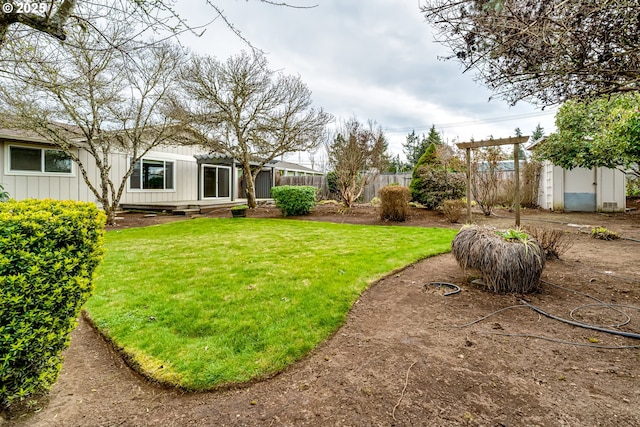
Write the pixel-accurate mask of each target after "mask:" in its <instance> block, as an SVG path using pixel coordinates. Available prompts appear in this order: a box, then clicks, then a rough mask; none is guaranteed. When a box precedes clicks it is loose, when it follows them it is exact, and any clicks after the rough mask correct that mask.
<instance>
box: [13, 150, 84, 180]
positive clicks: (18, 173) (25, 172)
mask: <svg viewBox="0 0 640 427" xmlns="http://www.w3.org/2000/svg"><path fill="white" fill-rule="evenodd" d="M11 147H16V148H28V149H31V150H40V170H39V171H37V170H20V169H11ZM46 150H48V151H59V152H62V153H64V150H61V149H59V148H56V147H55V146H42V145H27V144H15V143H7V144H5V159H6V160H5V175H13V176H57V177H67V178H74V177H75V176H76V164H75V162H74V161H73V159H71V156H68V157H69V160H70V161H71V172H45V151H46Z"/></svg>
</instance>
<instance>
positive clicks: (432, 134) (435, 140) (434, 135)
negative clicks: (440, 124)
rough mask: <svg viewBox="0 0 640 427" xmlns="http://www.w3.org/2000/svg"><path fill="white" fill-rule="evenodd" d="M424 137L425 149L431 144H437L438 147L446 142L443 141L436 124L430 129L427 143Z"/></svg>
mask: <svg viewBox="0 0 640 427" xmlns="http://www.w3.org/2000/svg"><path fill="white" fill-rule="evenodd" d="M422 138H423V144H424V146H425V150H426V147H428V146H429V144H435V145H436V148H437V147H440V146H442V145H443V144H444V142H443V141H442V138H440V134H439V133H438V132H437V131H436V126H435V125H431V129H429V135H427V140H426V144H425V141H424V136H423V137H422Z"/></svg>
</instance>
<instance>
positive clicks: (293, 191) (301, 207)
mask: <svg viewBox="0 0 640 427" xmlns="http://www.w3.org/2000/svg"><path fill="white" fill-rule="evenodd" d="M271 197H273V200H275V202H276V207H277V208H278V209H280V212H282V216H290V215H306V214H308V213H309V212H311V209H313V207H314V206H315V205H316V187H312V186H310V185H300V186H296V185H283V186H280V187H273V188H271Z"/></svg>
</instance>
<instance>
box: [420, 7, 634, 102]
mask: <svg viewBox="0 0 640 427" xmlns="http://www.w3.org/2000/svg"><path fill="white" fill-rule="evenodd" d="M420 9H421V11H422V12H423V13H424V14H425V16H426V19H427V21H428V22H429V23H431V24H432V25H433V26H434V27H435V28H436V29H437V30H438V31H439V33H438V36H437V38H438V41H440V42H441V43H442V44H444V45H445V46H447V47H448V48H449V49H451V57H452V58H456V59H458V60H459V61H460V62H461V63H462V64H463V66H464V68H465V71H468V70H474V71H476V72H477V74H478V80H480V81H481V82H483V83H484V84H485V85H486V86H487V87H488V88H490V89H491V90H493V91H494V92H495V93H496V94H497V95H498V96H499V97H501V98H504V99H505V100H508V101H509V102H511V103H513V104H515V103H516V102H517V101H519V100H527V101H532V102H535V103H538V104H543V105H552V104H558V103H561V102H564V101H565V100H567V99H570V98H590V97H594V96H599V95H605V94H611V93H617V92H628V91H637V90H638V87H639V84H640V50H638V40H639V39H638V36H637V35H638V34H640V5H639V4H638V2H637V0H614V1H600V2H597V1H593V0H573V1H566V0H545V1H540V0H423V1H422V4H421V6H420Z"/></svg>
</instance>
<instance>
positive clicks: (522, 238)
mask: <svg viewBox="0 0 640 427" xmlns="http://www.w3.org/2000/svg"><path fill="white" fill-rule="evenodd" d="M496 234H497V235H498V236H500V237H502V238H503V239H504V240H506V241H507V242H527V241H528V240H529V235H528V234H527V233H525V232H524V231H522V230H520V229H515V230H514V229H509V230H506V231H496Z"/></svg>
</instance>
